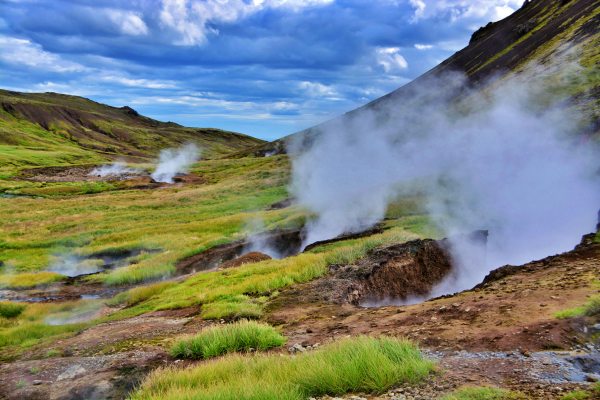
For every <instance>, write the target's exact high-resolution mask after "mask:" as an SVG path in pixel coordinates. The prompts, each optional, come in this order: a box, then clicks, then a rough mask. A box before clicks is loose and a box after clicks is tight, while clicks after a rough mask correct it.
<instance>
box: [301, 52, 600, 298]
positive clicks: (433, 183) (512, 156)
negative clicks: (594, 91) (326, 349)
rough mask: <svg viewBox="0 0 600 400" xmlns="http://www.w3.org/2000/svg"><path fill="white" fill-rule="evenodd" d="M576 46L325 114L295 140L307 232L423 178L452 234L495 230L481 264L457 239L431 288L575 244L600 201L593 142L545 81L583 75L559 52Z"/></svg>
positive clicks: (409, 190)
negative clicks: (480, 79) (502, 74)
mask: <svg viewBox="0 0 600 400" xmlns="http://www.w3.org/2000/svg"><path fill="white" fill-rule="evenodd" d="M572 55H573V53H572V52H565V53H563V57H562V58H561V60H558V61H557V62H556V63H555V64H549V65H547V66H544V67H543V68H542V67H540V66H535V67H530V68H529V69H528V70H526V71H525V72H522V73H521V74H518V75H515V76H513V77H512V78H510V79H505V80H497V81H492V82H489V83H488V84H487V86H486V87H487V89H486V90H485V91H483V92H475V91H469V90H468V89H466V85H465V78H464V77H463V76H461V75H457V74H446V75H445V76H442V77H438V78H429V79H426V80H421V82H420V85H412V86H411V87H410V88H409V89H408V92H409V94H407V96H406V97H403V98H398V97H397V96H396V97H395V98H391V99H388V101H387V102H385V103H380V104H378V105H376V106H375V107H374V108H371V109H363V110H361V112H359V113H355V114H354V115H350V116H349V117H346V118H343V119H338V120H336V121H333V122H330V123H327V124H325V125H324V126H323V127H322V128H321V132H320V135H318V136H317V137H316V138H315V141H314V143H313V144H312V145H311V146H310V147H309V148H308V149H302V150H301V151H300V150H297V149H296V150H295V149H294V146H292V148H291V149H290V150H291V153H292V156H293V157H292V158H293V161H292V162H293V164H292V165H293V178H292V192H293V194H294V196H295V197H296V198H297V199H298V202H299V203H300V204H301V205H303V206H305V207H306V208H308V209H309V210H310V211H312V212H314V213H315V214H316V218H315V219H314V220H313V221H312V222H310V223H309V225H308V227H307V228H308V232H307V240H306V243H305V244H308V243H311V242H314V241H318V240H322V239H327V238H331V237H334V236H337V235H339V234H342V233H346V232H355V231H359V230H362V229H365V228H367V227H370V226H372V225H373V224H375V223H376V222H378V221H380V220H381V219H382V218H383V217H384V215H385V212H386V209H387V207H388V205H389V203H390V202H391V201H393V200H394V199H396V198H398V196H401V195H408V194H414V192H415V190H416V189H415V188H418V191H419V193H421V194H423V197H424V200H423V201H424V206H425V208H426V209H427V210H428V211H429V213H430V215H431V218H432V220H433V221H434V222H435V223H436V224H437V225H438V227H440V228H441V230H442V231H443V232H444V233H445V234H446V235H447V236H449V237H452V236H453V235H456V234H460V233H465V232H470V231H473V230H477V229H488V230H489V232H490V235H489V241H488V251H487V265H482V264H481V263H473V262H472V261H470V260H472V259H473V257H472V253H473V252H477V251H478V250H475V249H473V247H472V246H470V244H469V243H454V245H453V256H454V258H455V261H456V263H457V264H458V266H459V268H458V270H457V271H455V273H454V274H453V276H452V277H451V279H450V280H448V281H446V282H444V283H443V284H442V285H441V286H440V287H439V288H437V289H436V290H435V292H436V293H437V294H441V293H442V292H445V293H447V292H451V291H455V290H462V289H465V288H468V287H470V286H472V285H473V284H475V283H478V282H480V281H481V279H482V278H483V277H484V276H485V274H486V273H487V272H489V270H490V269H491V268H492V267H494V266H499V265H502V264H505V263H513V264H514V263H523V262H527V261H530V260H532V259H536V258H541V257H545V256H547V255H550V254H554V253H556V252H561V251H566V250H569V249H571V248H572V247H573V246H574V245H575V244H576V243H578V241H579V239H580V237H581V235H582V234H584V233H587V232H589V231H591V230H593V228H594V224H595V222H596V221H595V218H596V212H597V211H598V208H599V207H600V180H599V177H598V171H599V167H600V157H599V154H598V152H597V148H595V147H594V146H593V144H592V143H591V142H590V141H585V139H582V137H581V136H577V135H576V134H575V132H576V131H577V126H576V124H577V122H578V120H580V117H581V116H580V115H578V114H577V112H576V111H575V110H574V107H569V108H567V107H565V104H564V103H558V102H555V103H550V99H551V98H552V97H551V96H550V93H549V92H550V91H549V90H547V89H548V86H547V80H546V78H547V77H548V76H554V77H556V74H557V71H562V72H561V73H565V74H571V73H575V74H576V75H575V76H578V75H577V72H578V64H577V63H576V62H566V61H565V59H570V58H572ZM557 66H558V67H557ZM559 78H560V77H559ZM557 81H558V82H559V83H560V82H562V80H561V79H554V80H553V82H557ZM553 89H556V88H553ZM404 93H407V92H406V91H405V92H404ZM458 94H460V96H457V95H458ZM456 99H461V100H460V101H457V100H456ZM549 103H550V104H549Z"/></svg>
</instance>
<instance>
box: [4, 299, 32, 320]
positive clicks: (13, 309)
mask: <svg viewBox="0 0 600 400" xmlns="http://www.w3.org/2000/svg"><path fill="white" fill-rule="evenodd" d="M26 307H27V306H26V305H25V304H22V303H11V302H9V301H0V317H3V318H7V319H11V318H16V317H18V316H19V315H21V313H22V312H23V310H25V308H26Z"/></svg>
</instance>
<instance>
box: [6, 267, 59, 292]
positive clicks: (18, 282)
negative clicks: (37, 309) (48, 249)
mask: <svg viewBox="0 0 600 400" xmlns="http://www.w3.org/2000/svg"><path fill="white" fill-rule="evenodd" d="M63 279H65V277H64V276H62V275H61V274H57V273H56V272H49V271H42V272H37V273H32V272H24V273H20V274H18V273H17V274H8V275H0V289H28V288H32V287H36V286H41V285H47V284H50V283H54V282H58V281H61V280H63Z"/></svg>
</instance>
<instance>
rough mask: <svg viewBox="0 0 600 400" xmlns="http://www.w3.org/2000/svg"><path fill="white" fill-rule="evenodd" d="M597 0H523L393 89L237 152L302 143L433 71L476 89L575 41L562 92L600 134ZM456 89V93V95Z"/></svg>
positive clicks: (403, 92)
mask: <svg viewBox="0 0 600 400" xmlns="http://www.w3.org/2000/svg"><path fill="white" fill-rule="evenodd" d="M599 26H600V3H598V2H597V1H595V0H534V1H529V0H528V1H526V2H525V3H524V4H523V6H522V7H521V9H519V10H518V11H516V12H515V13H514V14H512V15H510V16H508V17H507V18H505V19H503V20H501V21H498V22H495V23H492V22H490V23H489V24H487V25H486V26H484V27H481V28H480V29H479V30H477V31H476V32H475V33H473V35H472V37H471V40H470V43H469V45H468V46H467V47H465V48H464V49H462V50H460V51H459V52H457V53H455V54H454V55H453V56H452V57H450V58H448V59H447V60H445V61H443V62H442V63H441V64H439V65H437V66H436V67H435V68H433V69H432V70H430V71H428V72H427V73H425V74H423V75H421V76H420V77H418V78H417V79H415V80H413V81H411V82H410V83H408V84H406V85H404V86H402V87H400V88H399V89H397V90H395V91H393V92H391V93H389V94H387V95H385V96H382V97H380V98H378V99H376V100H374V101H372V102H370V103H368V104H366V105H364V106H362V107H360V108H357V109H355V110H352V111H349V112H347V113H345V114H344V115H342V116H340V117H338V118H336V119H334V120H333V121H327V122H324V123H322V124H319V125H317V126H314V127H311V128H308V129H305V130H302V131H300V132H297V133H294V134H292V135H289V136H286V137H284V138H282V139H279V140H276V141H274V142H270V143H267V144H264V145H261V146H257V147H256V148H254V149H251V150H247V151H242V152H241V153H240V154H239V155H249V154H254V155H257V156H261V155H264V154H271V153H274V152H277V153H281V152H285V151H286V146H287V144H288V143H290V141H291V140H292V139H293V140H294V141H299V142H302V143H304V144H305V145H308V144H309V143H311V141H312V138H313V137H314V135H318V133H319V132H320V131H321V130H324V129H326V128H327V126H328V124H331V123H332V122H336V121H337V120H339V119H340V118H342V119H344V118H354V117H357V116H359V115H360V114H361V113H362V112H364V111H366V110H368V111H376V112H377V111H381V110H382V109H384V107H386V106H388V105H389V104H391V103H392V102H394V101H397V100H398V99H406V98H410V96H411V94H413V93H414V92H415V91H418V90H420V88H422V87H424V86H426V85H427V82H428V81H429V82H430V80H431V79H432V78H435V77H440V76H443V75H444V74H445V73H448V72H458V73H460V74H464V76H465V77H466V78H467V80H468V83H469V84H470V85H471V86H472V87H473V88H479V89H482V88H483V87H484V86H485V84H487V83H489V81H490V78H500V79H501V78H503V77H507V76H510V75H511V74H513V73H515V72H518V71H520V70H522V69H523V68H524V67H525V66H526V65H528V64H529V63H539V64H543V63H545V62H547V61H548V59H550V57H551V56H552V54H554V53H555V52H557V50H559V49H561V48H564V47H565V46H570V45H577V46H578V49H579V51H580V54H579V57H580V60H579V61H580V64H581V67H582V71H581V73H580V74H581V76H580V77H579V78H580V79H581V80H585V82H586V83H585V84H583V85H582V84H580V82H581V81H577V82H573V83H572V85H571V86H570V87H568V93H566V95H567V96H568V97H570V99H571V100H572V101H574V102H576V103H577V107H578V108H579V109H580V110H582V111H584V113H586V114H587V115H586V116H587V120H588V121H587V122H588V126H587V127H585V129H587V130H591V131H592V132H591V133H593V134H595V136H596V137H598V136H600V124H599V123H598V121H599V119H600V100H599V97H600V96H599V93H600V76H599V74H598V64H599V63H600V33H599V32H598V27H599ZM460 95H461V92H460V90H459V91H458V92H457V93H456V96H457V100H458V99H459V98H460Z"/></svg>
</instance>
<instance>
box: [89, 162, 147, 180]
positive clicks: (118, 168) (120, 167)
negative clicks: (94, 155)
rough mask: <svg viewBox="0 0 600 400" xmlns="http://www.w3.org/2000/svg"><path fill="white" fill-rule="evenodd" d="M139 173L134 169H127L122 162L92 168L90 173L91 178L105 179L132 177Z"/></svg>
mask: <svg viewBox="0 0 600 400" xmlns="http://www.w3.org/2000/svg"><path fill="white" fill-rule="evenodd" d="M140 172H141V171H140V170H139V169H135V168H129V167H127V165H126V164H125V163H124V162H123V161H116V162H114V163H112V164H107V165H102V166H100V167H97V168H94V169H93V170H92V171H90V175H91V176H100V177H102V178H105V177H107V176H115V177H118V176H123V175H133V174H139V173H140Z"/></svg>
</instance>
